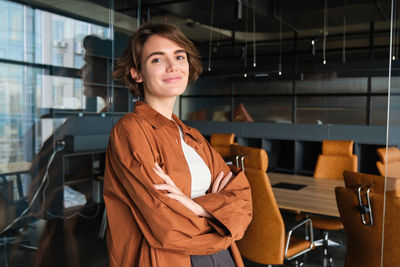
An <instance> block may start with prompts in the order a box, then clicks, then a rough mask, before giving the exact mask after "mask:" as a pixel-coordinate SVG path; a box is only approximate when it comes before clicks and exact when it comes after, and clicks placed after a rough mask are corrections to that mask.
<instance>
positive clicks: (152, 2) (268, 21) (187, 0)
mask: <svg viewBox="0 0 400 267" xmlns="http://www.w3.org/2000/svg"><path fill="white" fill-rule="evenodd" d="M96 2H97V3H99V2H98V1H96ZM107 2H108V1H107ZM138 2H140V4H141V8H142V10H143V12H142V16H143V19H145V15H146V11H149V12H150V14H151V16H152V21H157V22H159V21H171V22H173V23H177V24H180V25H181V26H182V28H183V30H184V31H185V33H186V34H188V35H189V36H190V37H191V38H192V39H193V40H194V41H197V42H207V41H208V40H209V30H210V28H209V26H211V19H213V25H212V26H213V27H212V30H213V31H214V32H215V34H214V36H213V38H215V39H231V38H232V31H235V39H236V40H238V41H243V40H244V39H245V36H244V34H241V33H243V32H250V33H251V36H250V35H248V36H247V39H252V38H253V34H252V33H253V18H255V25H256V30H255V32H256V34H258V35H257V36H256V39H257V40H262V39H265V40H267V39H268V38H276V35H277V34H278V33H279V30H280V24H281V26H282V32H283V34H285V33H293V32H296V33H297V35H298V36H312V35H318V34H322V29H323V27H324V11H325V8H324V7H325V1H322V0H307V1H298V0H281V1H276V0H251V1H249V0H247V1H246V0H241V1H238V0H214V1H212V0H142V1H128V0H115V10H116V11H117V12H120V13H122V14H125V15H128V16H131V17H135V18H136V17H137V7H138ZM240 2H241V3H242V4H241V6H242V19H236V18H235V17H236V16H237V8H238V5H239V3H240ZM212 3H214V11H213V18H211V15H212ZM326 5H327V8H326V15H327V21H326V22H327V27H328V29H329V31H331V32H332V34H334V33H338V32H341V31H343V23H344V17H345V19H346V26H347V30H348V31H355V32H357V31H365V30H367V31H368V29H369V24H370V22H376V23H377V22H382V23H384V22H387V23H386V24H388V22H389V21H390V10H391V8H390V7H391V6H390V5H391V1H389V0H342V1H337V0H327V1H326ZM187 27H189V28H187ZM335 28H337V29H335ZM204 30H205V33H208V34H204ZM271 35H272V36H271Z"/></svg>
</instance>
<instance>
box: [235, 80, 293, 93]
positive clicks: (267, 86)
mask: <svg viewBox="0 0 400 267" xmlns="http://www.w3.org/2000/svg"><path fill="white" fill-rule="evenodd" d="M292 88H293V82H292V81H283V80H282V81H246V82H237V83H235V94H238V95H263V94H291V93H292Z"/></svg>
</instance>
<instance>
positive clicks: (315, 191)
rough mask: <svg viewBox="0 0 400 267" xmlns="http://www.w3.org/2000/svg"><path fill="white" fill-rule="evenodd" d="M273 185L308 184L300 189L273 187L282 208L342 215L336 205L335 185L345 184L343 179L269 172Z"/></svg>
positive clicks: (327, 214) (336, 215)
mask: <svg viewBox="0 0 400 267" xmlns="http://www.w3.org/2000/svg"><path fill="white" fill-rule="evenodd" d="M268 176H269V179H270V182H271V186H273V185H275V184H277V183H290V184H300V185H306V186H305V187H304V188H302V189H300V190H297V191H296V190H290V189H282V188H276V187H272V190H273V191H274V194H275V198H276V202H277V203H278V207H279V208H281V209H287V210H292V211H297V212H299V211H301V212H305V213H314V214H320V215H326V216H333V217H340V215H339V211H338V209H337V205H336V196H335V187H337V186H344V181H343V180H331V179H321V178H319V179H316V178H313V177H310V176H302V175H293V174H285V173H274V172H269V173H268Z"/></svg>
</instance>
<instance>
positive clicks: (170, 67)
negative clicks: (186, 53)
mask: <svg viewBox="0 0 400 267" xmlns="http://www.w3.org/2000/svg"><path fill="white" fill-rule="evenodd" d="M166 67H167V72H171V71H175V70H176V69H177V66H176V62H174V61H173V60H171V59H168V60H167V66H166Z"/></svg>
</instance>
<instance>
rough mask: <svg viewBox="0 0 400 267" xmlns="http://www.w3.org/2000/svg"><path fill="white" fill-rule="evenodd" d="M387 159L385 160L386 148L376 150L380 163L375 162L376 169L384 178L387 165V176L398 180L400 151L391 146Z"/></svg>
mask: <svg viewBox="0 0 400 267" xmlns="http://www.w3.org/2000/svg"><path fill="white" fill-rule="evenodd" d="M387 152H388V158H386V148H385V147H382V148H378V149H377V150H376V153H378V156H379V158H380V160H381V161H377V162H376V167H377V168H378V171H379V173H380V175H382V176H385V164H387V176H388V177H393V178H400V150H399V148H398V147H395V146H392V147H389V148H388V151H387Z"/></svg>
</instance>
